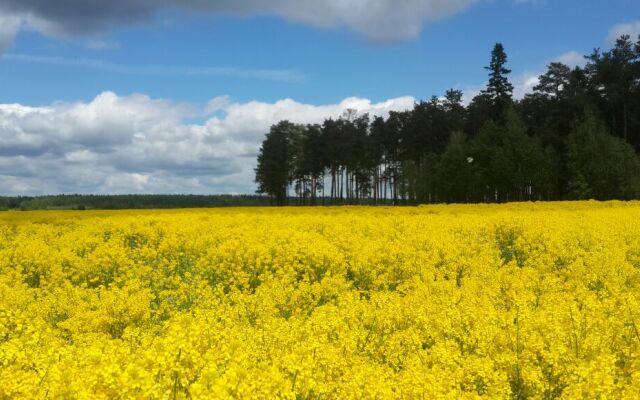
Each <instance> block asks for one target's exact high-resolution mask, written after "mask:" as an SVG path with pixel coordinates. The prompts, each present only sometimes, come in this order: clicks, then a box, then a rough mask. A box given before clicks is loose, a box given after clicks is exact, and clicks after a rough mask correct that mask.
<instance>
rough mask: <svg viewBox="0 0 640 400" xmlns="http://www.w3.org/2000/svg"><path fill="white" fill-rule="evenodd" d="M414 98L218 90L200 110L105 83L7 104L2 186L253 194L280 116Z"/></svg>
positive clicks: (307, 116) (390, 106)
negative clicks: (308, 97)
mask: <svg viewBox="0 0 640 400" xmlns="http://www.w3.org/2000/svg"><path fill="white" fill-rule="evenodd" d="M414 101H415V99H414V98H413V97H399V98H394V99H390V100H387V101H383V102H379V103H374V102H372V101H370V100H368V99H362V98H356V97H353V98H347V99H345V100H343V101H341V102H340V103H337V104H327V105H312V104H304V103H300V102H297V101H295V100H292V99H284V100H280V101H277V102H274V103H266V102H259V101H251V102H247V103H238V102H234V101H232V100H231V99H230V98H228V97H218V98H216V99H213V100H212V101H211V102H209V104H208V105H207V107H205V108H204V110H202V109H199V108H197V107H194V106H190V105H185V104H177V103H174V102H171V101H167V100H162V99H153V98H150V97H148V96H146V95H142V94H134V95H130V96H119V95H117V94H115V93H112V92H104V93H101V94H99V95H98V96H96V97H95V98H94V99H93V100H92V101H90V102H77V103H54V104H52V105H49V106H44V107H30V106H26V105H21V104H0V187H2V188H3V194H47V193H49V194H51V193H252V192H253V191H254V190H255V187H254V184H253V168H254V166H255V157H256V154H257V151H258V149H259V147H260V144H261V142H262V140H263V139H264V134H265V133H267V132H268V130H269V127H270V126H271V125H272V124H274V123H277V122H278V121H280V120H282V119H290V120H291V121H293V122H299V123H320V122H322V121H323V120H324V119H325V118H327V117H339V116H340V115H341V114H342V113H343V112H344V110H345V109H347V108H354V109H356V110H358V112H359V113H365V112H366V113H371V114H375V115H382V116H386V115H387V114H388V113H389V111H393V110H405V109H409V108H411V107H412V106H413V104H414ZM202 113H209V114H208V115H209V117H208V119H207V120H206V121H205V122H203V123H200V124H194V123H187V122H185V121H186V120H188V119H189V118H191V117H193V116H197V115H201V114H202ZM214 113H215V115H214Z"/></svg>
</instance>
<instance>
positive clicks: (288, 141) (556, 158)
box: [255, 35, 640, 205]
mask: <svg viewBox="0 0 640 400" xmlns="http://www.w3.org/2000/svg"><path fill="white" fill-rule="evenodd" d="M485 69H486V70H487V72H488V80H487V85H486V88H484V89H483V90H482V91H481V92H480V93H479V94H478V95H477V96H475V97H474V98H473V99H472V100H471V101H470V102H469V103H468V104H464V103H463V93H462V91H460V90H455V89H451V90H448V91H447V92H446V93H445V94H444V95H442V96H432V97H431V98H430V99H429V100H422V101H419V102H416V103H415V105H414V107H413V109H412V110H408V111H403V112H390V113H389V115H388V116H387V117H386V118H383V117H380V116H370V115H368V114H359V113H358V112H357V110H346V111H345V112H344V114H343V115H342V116H341V117H340V118H337V119H332V118H329V119H326V120H325V121H324V122H323V123H322V124H294V123H291V122H289V121H287V120H284V121H281V122H279V123H277V124H275V125H273V126H272V127H271V129H270V131H269V132H268V133H267V134H266V137H265V139H264V141H263V143H262V146H261V148H260V151H259V153H258V156H257V166H256V168H255V182H256V184H257V187H258V189H257V192H258V193H260V194H265V195H268V196H269V197H270V198H271V201H272V203H273V204H277V205H286V204H299V205H314V204H421V203H479V202H499V203H501V202H511V201H542V200H578V199H596V200H609V199H620V200H628V199H637V198H640V158H639V156H638V151H639V150H640V36H639V37H638V38H637V41H634V40H633V39H632V38H631V37H629V36H628V35H624V36H621V37H620V38H619V39H618V40H617V41H616V42H615V44H614V45H613V47H612V48H611V49H608V50H606V51H603V50H601V49H599V48H597V49H594V50H593V52H592V53H591V54H589V55H586V56H585V63H584V66H577V67H575V68H573V69H572V68H570V67H569V66H567V65H564V64H562V63H560V62H552V63H550V64H549V65H548V66H547V70H546V71H545V73H544V74H542V75H541V76H540V77H539V80H538V84H537V85H536V86H535V87H534V90H533V92H532V93H529V94H527V95H525V96H524V98H522V99H514V97H513V84H512V83H511V82H510V81H509V74H510V73H511V70H510V69H509V68H508V58H507V53H506V51H505V49H504V47H503V45H502V44H500V43H497V44H496V45H495V47H494V48H493V51H492V52H491V58H490V62H489V65H488V66H486V67H485Z"/></svg>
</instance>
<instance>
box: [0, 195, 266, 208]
mask: <svg viewBox="0 0 640 400" xmlns="http://www.w3.org/2000/svg"><path fill="white" fill-rule="evenodd" d="M269 204H270V199H269V198H268V197H267V196H257V195H210V196H201V195H157V194H141V195H135V194H133V195H81V194H72V195H57V196H37V197H0V210H23V211H26V210H90V209H102V210H117V209H143V208H202V207H233V206H267V205H269Z"/></svg>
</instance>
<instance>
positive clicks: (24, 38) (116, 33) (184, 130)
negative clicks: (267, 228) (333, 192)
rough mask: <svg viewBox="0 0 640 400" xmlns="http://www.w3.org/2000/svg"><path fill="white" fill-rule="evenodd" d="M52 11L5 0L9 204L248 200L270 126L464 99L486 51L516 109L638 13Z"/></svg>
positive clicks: (621, 7)
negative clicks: (503, 70) (539, 80)
mask: <svg viewBox="0 0 640 400" xmlns="http://www.w3.org/2000/svg"><path fill="white" fill-rule="evenodd" d="M138 3H139V4H138ZM51 4H52V3H48V2H47V1H46V0H0V49H1V50H0V51H1V52H2V53H1V54H2V56H1V58H0V82H2V86H1V87H2V90H0V187H3V188H4V191H5V192H6V194H42V193H59V192H100V193H102V192H105V193H107V192H108V193H111V192H119V193H120V192H126V193H129V192H171V193H173V192H181V193H185V192H190V193H219V192H237V193H250V192H252V191H253V190H254V188H253V183H252V176H251V175H252V174H251V171H252V168H253V156H255V153H256V150H257V148H258V146H259V143H260V141H261V139H262V137H263V134H264V132H265V131H266V129H268V126H269V124H270V123H273V122H275V119H276V118H291V119H294V120H299V121H300V122H305V121H306V120H308V122H316V121H319V120H321V119H322V118H324V117H328V116H334V115H336V114H337V115H339V113H340V111H341V108H344V107H346V106H352V105H353V104H356V105H357V106H358V108H359V111H361V112H377V113H380V114H384V113H385V112H388V111H389V110H391V109H400V108H406V107H408V106H410V104H411V103H412V101H413V99H425V98H429V97H430V96H431V95H441V94H442V93H443V92H444V91H445V90H446V89H448V88H450V87H454V88H458V89H461V90H464V91H465V93H467V94H468V96H469V97H470V96H471V95H473V93H475V92H476V91H477V90H479V89H480V88H481V87H482V86H483V85H484V82H485V80H486V71H484V70H483V68H482V67H483V66H484V65H486V64H487V63H488V58H489V52H490V50H491V48H492V46H493V44H494V43H495V42H497V41H500V42H502V43H503V44H504V45H505V48H506V50H507V53H508V55H509V66H510V67H511V68H512V70H513V74H512V77H511V78H512V81H513V82H514V84H515V85H516V87H517V90H516V92H517V93H518V94H519V95H521V94H522V93H524V92H525V91H526V90H527V89H528V88H530V87H531V86H532V85H533V84H534V83H535V77H536V76H537V75H538V74H539V73H541V72H543V71H544V67H545V65H546V64H547V63H548V62H550V61H552V60H555V59H559V58H560V59H562V60H565V61H568V62H570V63H578V62H580V57H578V55H579V54H583V53H588V52H590V51H591V49H593V48H594V47H603V48H607V47H608V46H609V45H610V43H611V39H612V37H613V36H615V34H617V33H620V32H627V33H630V34H634V35H638V34H640V2H638V1H634V0H607V1H596V0H590V1H589V0H587V1H577V0H530V1H526V0H449V1H444V0H405V1H396V2H393V1H387V0H375V1H374V0H354V1H351V2H341V1H338V0H319V1H313V2H312V1H310V0H308V1H304V0H267V1H257V0H240V1H236V2H233V1H229V0H218V1H214V0H211V1H207V0H187V1H184V2H179V1H178V0H162V1H158V2H157V4H156V5H154V6H149V2H145V1H142V0H129V1H126V0H113V1H109V2H106V1H104V2H103V1H95V2H91V3H90V4H92V5H90V6H87V5H86V4H84V5H83V2H81V1H80V0H61V1H59V2H56V3H55V4H57V6H56V5H54V6H52V5H51ZM88 4H89V3H88ZM160 4H161V5H160ZM392 4H400V6H395V7H394V6H392ZM285 99H292V100H285ZM283 100H284V101H283ZM9 104H13V105H12V106H9ZM30 113H31V114H33V115H31V114H30ZM108 115H114V116H115V117H114V118H116V119H118V121H113V120H109V119H108V118H107V116H108ZM118 115H129V116H130V118H129V119H127V118H126V117H122V118H117V116H118ZM305 119H306V120H305ZM34 121H37V122H34ZM57 124H59V125H57ZM145 124H147V125H145ZM66 131H68V132H66ZM60 132H66V133H63V134H62V133H60ZM167 132H175V135H174V136H171V139H167V135H168V134H167ZM92 135H93V136H92ZM136 135H138V136H136ZM105 136H113V137H114V138H118V139H119V140H121V142H118V141H117V140H113V141H109V140H107V141H106V142H107V143H106V144H105V143H102V142H101V140H98V139H102V138H104V137H105ZM141 138H143V139H141ZM136 140H137V141H136ZM225 146H226V147H225ZM177 148H181V149H182V150H183V151H184V152H185V153H186V154H181V155H176V154H174V152H172V151H168V149H177ZM190 151H191V153H192V154H191V156H192V158H191V159H190V158H189V157H188V156H189V154H188V153H189V152H190ZM134 156H135V157H137V158H140V159H141V160H137V159H136V160H135V162H134V161H133V160H132V159H130V158H131V157H134ZM181 157H182V158H181ZM20 162H25V163H30V164H31V165H33V166H31V167H30V168H27V169H28V170H29V171H28V172H24V168H22V169H19V168H18V167H17V166H16V165H19V164H20ZM3 166H5V167H4V169H3ZM87 167H90V168H93V169H94V170H95V174H93V175H91V174H89V175H88V176H87V174H86V169H87ZM45 171H47V172H45ZM51 171H56V172H58V175H60V176H62V178H60V177H56V176H58V175H55V176H54V174H53V172H51Z"/></svg>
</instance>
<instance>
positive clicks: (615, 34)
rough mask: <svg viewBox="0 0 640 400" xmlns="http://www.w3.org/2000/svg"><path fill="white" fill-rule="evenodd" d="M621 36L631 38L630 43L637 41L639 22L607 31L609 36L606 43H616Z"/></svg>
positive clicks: (639, 29)
mask: <svg viewBox="0 0 640 400" xmlns="http://www.w3.org/2000/svg"><path fill="white" fill-rule="evenodd" d="M622 35H629V36H631V40H632V41H634V42H635V41H636V40H638V35H640V20H639V21H633V22H627V23H622V24H618V25H616V26H614V27H613V28H611V29H610V30H609V34H608V35H607V43H608V44H613V43H615V42H616V39H618V38H619V37H620V36H622Z"/></svg>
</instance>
